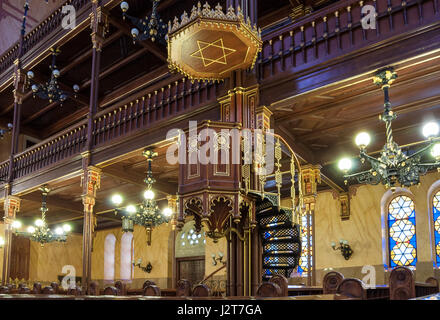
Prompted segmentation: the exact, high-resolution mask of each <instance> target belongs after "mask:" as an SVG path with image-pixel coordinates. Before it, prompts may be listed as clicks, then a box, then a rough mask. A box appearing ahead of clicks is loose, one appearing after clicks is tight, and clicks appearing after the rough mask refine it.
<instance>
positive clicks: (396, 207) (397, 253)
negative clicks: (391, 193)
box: [388, 196, 417, 268]
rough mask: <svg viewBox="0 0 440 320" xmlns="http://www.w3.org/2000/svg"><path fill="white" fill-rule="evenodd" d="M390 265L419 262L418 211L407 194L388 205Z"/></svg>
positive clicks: (409, 264)
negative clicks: (417, 238)
mask: <svg viewBox="0 0 440 320" xmlns="http://www.w3.org/2000/svg"><path fill="white" fill-rule="evenodd" d="M388 232H389V249H390V266H391V268H394V267H396V266H413V267H415V265H416V262H417V242H416V211H415V209H414V202H413V201H412V200H411V198H409V197H407V196H397V197H395V198H394V199H393V200H392V201H391V203H390V205H389V207H388Z"/></svg>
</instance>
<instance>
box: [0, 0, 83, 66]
mask: <svg viewBox="0 0 440 320" xmlns="http://www.w3.org/2000/svg"><path fill="white" fill-rule="evenodd" d="M90 3H91V2H90V1H89V0H67V1H65V3H64V4H63V5H72V6H74V7H75V9H76V11H79V10H80V9H82V8H83V7H85V6H86V5H90ZM64 16H65V14H63V13H62V6H60V7H59V8H58V9H57V10H55V11H54V12H53V13H52V14H51V15H50V16H48V17H47V18H46V19H45V20H43V22H41V23H40V24H38V25H37V26H36V27H35V28H34V29H33V30H32V31H31V32H29V33H28V34H27V35H26V36H25V41H24V44H23V54H26V53H27V52H28V51H30V50H31V49H32V48H33V47H34V46H35V45H36V44H38V43H40V42H42V41H43V39H44V38H45V37H46V36H47V35H49V34H50V33H51V32H53V31H54V30H56V29H57V28H61V21H62V20H63V17H64ZM17 36H18V32H17ZM17 57H18V42H17V43H15V44H14V45H13V46H12V47H11V48H10V49H9V50H8V51H6V52H5V53H4V54H3V55H2V56H1V57H0V74H2V73H3V72H4V71H5V70H7V69H8V68H9V67H11V66H12V65H13V64H14V60H15V59H17Z"/></svg>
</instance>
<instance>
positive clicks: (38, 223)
mask: <svg viewBox="0 0 440 320" xmlns="http://www.w3.org/2000/svg"><path fill="white" fill-rule="evenodd" d="M35 225H36V226H37V227H42V226H43V225H44V221H43V220H41V219H38V220H35Z"/></svg>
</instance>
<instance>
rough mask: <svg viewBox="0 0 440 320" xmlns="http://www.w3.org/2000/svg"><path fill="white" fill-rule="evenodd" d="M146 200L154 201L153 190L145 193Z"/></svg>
mask: <svg viewBox="0 0 440 320" xmlns="http://www.w3.org/2000/svg"><path fill="white" fill-rule="evenodd" d="M144 198H145V199H147V200H153V199H154V192H153V190H147V191H145V192H144Z"/></svg>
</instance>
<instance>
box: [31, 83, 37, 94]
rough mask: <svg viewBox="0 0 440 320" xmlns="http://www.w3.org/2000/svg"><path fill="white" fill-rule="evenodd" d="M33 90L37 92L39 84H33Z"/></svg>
mask: <svg viewBox="0 0 440 320" xmlns="http://www.w3.org/2000/svg"><path fill="white" fill-rule="evenodd" d="M31 89H32V91H33V92H37V91H38V86H37V85H36V84H33V85H32V87H31Z"/></svg>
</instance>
